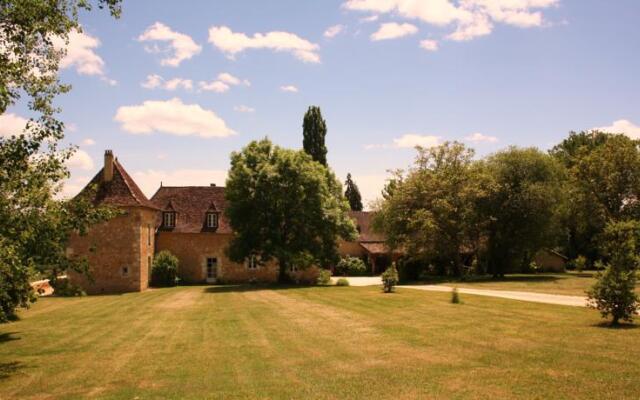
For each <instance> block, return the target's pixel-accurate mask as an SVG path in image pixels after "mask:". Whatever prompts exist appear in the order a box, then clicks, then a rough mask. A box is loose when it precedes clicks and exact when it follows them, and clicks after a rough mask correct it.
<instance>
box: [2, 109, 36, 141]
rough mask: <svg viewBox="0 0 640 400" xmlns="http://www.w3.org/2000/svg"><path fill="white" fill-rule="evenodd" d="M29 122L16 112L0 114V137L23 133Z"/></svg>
mask: <svg viewBox="0 0 640 400" xmlns="http://www.w3.org/2000/svg"><path fill="white" fill-rule="evenodd" d="M27 122H29V120H27V119H26V118H22V117H21V116H19V115H16V114H12V113H7V114H0V137H3V136H4V137H10V136H11V135H19V134H21V133H22V131H23V130H24V128H25V127H26V126H27Z"/></svg>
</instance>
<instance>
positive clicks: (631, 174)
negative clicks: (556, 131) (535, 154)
mask: <svg viewBox="0 0 640 400" xmlns="http://www.w3.org/2000/svg"><path fill="white" fill-rule="evenodd" d="M551 154H552V155H553V156H554V157H555V158H557V159H558V160H560V161H561V162H562V163H563V165H564V166H565V167H566V169H567V171H568V179H567V181H566V183H565V192H566V193H567V197H569V198H571V202H569V203H567V212H566V222H565V224H566V226H567V229H568V241H567V244H566V248H567V255H569V256H570V257H572V258H573V257H577V256H578V255H580V254H582V255H585V256H586V257H587V258H588V259H589V261H590V263H593V262H594V261H596V260H598V259H599V258H601V257H602V254H601V253H600V247H601V246H599V244H598V237H599V236H600V235H601V234H602V232H603V231H604V228H605V226H606V224H607V222H608V221H609V220H610V219H615V220H626V219H637V218H640V215H639V214H640V209H639V203H638V198H639V197H638V196H640V193H639V191H640V153H639V151H638V141H636V140H632V139H630V138H629V137H627V136H625V135H617V134H608V133H604V132H599V131H590V132H580V133H575V132H572V133H571V134H570V135H569V137H568V138H567V139H565V140H563V141H562V143H560V144H559V145H557V146H555V147H554V148H553V149H552V150H551Z"/></svg>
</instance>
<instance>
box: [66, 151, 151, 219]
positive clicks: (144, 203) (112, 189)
mask: <svg viewBox="0 0 640 400" xmlns="http://www.w3.org/2000/svg"><path fill="white" fill-rule="evenodd" d="M103 174H104V168H102V169H101V170H100V171H98V173H97V174H96V176H94V177H93V179H91V181H90V182H89V183H88V184H87V186H85V187H84V189H82V191H81V192H80V193H79V194H78V196H85V195H90V196H92V199H91V200H92V201H93V203H94V204H105V205H111V206H125V207H148V208H153V209H156V207H155V206H154V205H153V203H152V202H151V201H149V199H147V196H145V195H144V193H142V190H140V188H139V187H138V185H136V183H135V182H134V181H133V179H132V178H131V177H130V176H129V174H128V173H127V171H126V170H125V169H124V167H123V166H122V164H120V162H119V161H118V159H115V160H113V179H112V180H111V181H110V182H104V179H103ZM93 186H95V187H96V189H97V190H96V192H95V193H90V191H89V188H91V187H93Z"/></svg>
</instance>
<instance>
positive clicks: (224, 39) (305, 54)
mask: <svg viewBox="0 0 640 400" xmlns="http://www.w3.org/2000/svg"><path fill="white" fill-rule="evenodd" d="M209 43H211V44H212V45H214V46H215V47H217V48H218V49H219V50H220V51H222V52H223V53H225V54H226V55H227V56H228V57H229V58H232V59H233V58H234V57H235V55H236V54H238V53H241V52H243V51H245V50H248V49H269V50H273V51H278V52H289V53H292V54H293V55H294V56H295V57H296V58H297V59H299V60H301V61H304V62H311V63H318V62H320V55H319V54H318V49H319V46H318V45H317V44H314V43H311V42H310V41H308V40H306V39H303V38H301V37H299V36H298V35H296V34H293V33H289V32H281V31H273V32H267V33H255V34H254V35H253V36H247V35H246V34H244V33H239V32H233V31H232V30H231V29H229V28H228V27H226V26H213V27H211V28H209Z"/></svg>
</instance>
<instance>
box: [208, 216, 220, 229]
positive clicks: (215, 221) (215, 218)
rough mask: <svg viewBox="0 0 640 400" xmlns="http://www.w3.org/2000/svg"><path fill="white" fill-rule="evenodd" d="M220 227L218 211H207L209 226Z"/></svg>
mask: <svg viewBox="0 0 640 400" xmlns="http://www.w3.org/2000/svg"><path fill="white" fill-rule="evenodd" d="M217 227H218V213H215V212H208V213H207V228H212V229H215V228H217Z"/></svg>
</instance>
